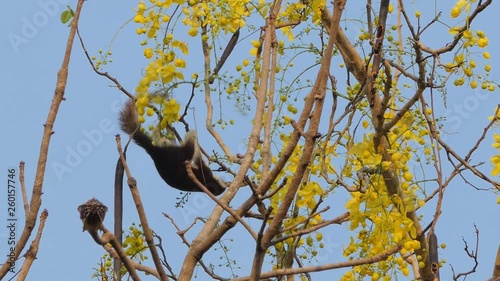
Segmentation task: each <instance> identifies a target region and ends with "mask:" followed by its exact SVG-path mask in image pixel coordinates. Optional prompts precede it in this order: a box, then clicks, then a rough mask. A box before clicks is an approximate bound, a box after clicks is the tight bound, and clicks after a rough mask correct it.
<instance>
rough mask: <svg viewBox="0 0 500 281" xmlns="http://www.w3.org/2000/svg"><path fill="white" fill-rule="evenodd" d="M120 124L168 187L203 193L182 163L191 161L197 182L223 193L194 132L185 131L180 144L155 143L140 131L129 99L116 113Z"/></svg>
mask: <svg viewBox="0 0 500 281" xmlns="http://www.w3.org/2000/svg"><path fill="white" fill-rule="evenodd" d="M120 126H121V129H122V130H123V131H124V132H125V133H127V134H129V135H132V139H133V140H134V141H135V143H137V144H138V145H139V146H141V147H142V148H144V150H146V152H147V153H148V154H149V156H151V159H153V162H154V163H155V166H156V170H157V171H158V173H159V174H160V176H161V177H162V179H163V180H164V181H165V182H166V183H167V184H168V185H170V186H171V187H173V188H176V189H179V190H182V191H191V192H203V190H201V189H200V188H199V187H198V186H197V185H196V183H195V182H194V181H192V180H191V179H190V178H189V175H188V174H187V171H186V167H185V164H184V163H185V161H192V170H193V173H194V175H195V176H196V178H197V179H198V181H200V182H201V183H202V184H204V185H205V186H206V187H207V189H208V190H209V191H210V192H211V193H212V194H214V195H219V194H221V193H222V192H224V190H225V187H224V184H223V183H222V181H221V180H219V179H218V178H216V177H215V176H214V175H213V173H212V170H210V168H209V167H208V165H207V164H206V163H205V161H203V159H201V155H200V152H199V150H198V149H197V147H196V146H197V145H198V142H197V138H196V134H195V133H194V132H192V131H190V132H188V133H186V136H185V137H184V142H183V143H182V144H181V145H173V144H170V145H164V146H155V145H153V142H152V139H151V138H150V137H149V136H148V135H147V134H146V133H144V132H143V131H142V130H141V128H140V124H139V121H138V119H137V112H136V109H135V106H134V103H133V102H132V101H129V102H127V104H126V105H125V107H124V108H123V110H122V111H121V112H120Z"/></svg>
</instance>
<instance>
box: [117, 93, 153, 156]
mask: <svg viewBox="0 0 500 281" xmlns="http://www.w3.org/2000/svg"><path fill="white" fill-rule="evenodd" d="M120 127H121V129H122V131H123V132H125V133H127V134H129V135H131V136H132V139H133V140H134V141H135V142H136V143H137V144H138V145H139V146H141V147H142V148H144V149H145V150H146V151H148V152H149V151H151V150H152V149H153V143H152V139H151V138H150V137H149V136H148V135H147V134H146V133H144V132H143V131H142V130H141V126H140V123H139V120H138V116H137V110H136V108H135V105H134V102H133V101H132V100H129V101H128V102H127V103H126V104H125V106H124V107H123V109H122V110H121V111H120Z"/></svg>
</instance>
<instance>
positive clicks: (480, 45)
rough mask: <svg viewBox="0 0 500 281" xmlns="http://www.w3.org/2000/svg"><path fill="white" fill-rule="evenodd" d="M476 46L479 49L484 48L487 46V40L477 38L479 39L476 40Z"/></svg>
mask: <svg viewBox="0 0 500 281" xmlns="http://www.w3.org/2000/svg"><path fill="white" fill-rule="evenodd" d="M477 45H478V46H479V47H481V48H484V47H486V45H488V39H487V38H486V37H484V38H479V39H478V40H477Z"/></svg>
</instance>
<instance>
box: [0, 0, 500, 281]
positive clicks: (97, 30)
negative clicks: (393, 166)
mask: <svg viewBox="0 0 500 281" xmlns="http://www.w3.org/2000/svg"><path fill="white" fill-rule="evenodd" d="M67 3H68V2H67V1H66V0H64V1H59V2H56V1H55V0H41V1H37V2H28V3H26V2H15V1H10V2H8V3H5V4H4V11H8V12H6V13H4V15H3V16H2V18H1V19H0V21H1V24H0V35H1V40H0V49H1V50H2V55H1V56H0V80H1V81H2V83H1V84H2V92H1V93H2V100H3V104H4V105H5V106H4V107H3V108H2V111H1V112H0V116H1V119H2V120H4V124H6V125H4V130H5V131H4V133H3V136H4V137H3V140H2V146H0V179H1V182H2V190H4V189H3V186H4V184H3V182H5V181H4V179H5V176H6V173H7V172H6V170H7V169H8V168H10V167H16V168H17V166H18V163H19V161H21V160H22V161H25V162H26V183H27V186H28V189H29V190H31V187H32V183H33V176H34V172H35V168H36V163H37V160H38V152H39V147H40V140H41V135H42V130H43V126H42V125H43V123H44V121H45V119H46V116H47V111H48V108H49V106H50V102H51V99H52V95H53V91H54V87H55V83H56V74H57V71H58V70H59V67H60V65H61V61H62V53H63V51H64V48H65V42H66V39H67V33H68V30H69V29H68V28H67V26H65V25H63V24H61V23H60V20H59V15H60V13H61V12H62V11H63V9H65V7H66V5H67ZM69 4H70V5H71V6H74V5H75V3H74V2H70V3H69ZM135 4H136V1H131V0H127V1H120V2H119V4H118V5H117V2H116V1H115V2H111V1H87V2H86V3H85V6H84V11H83V14H82V18H81V21H80V30H81V32H82V35H83V37H84V39H85V41H86V44H87V45H86V47H87V49H88V50H89V51H90V52H91V54H96V51H97V50H98V49H103V50H106V49H107V48H108V46H109V42H110V40H111V38H112V37H113V36H114V35H115V33H116V32H117V31H118V29H119V28H120V27H121V26H122V25H123V24H124V23H125V22H127V21H128V20H129V19H131V18H132V16H133V8H134V6H135ZM408 6H409V5H408ZM407 8H408V9H411V7H407ZM428 8H429V7H428ZM440 9H442V10H444V11H445V13H447V11H448V9H447V8H444V7H443V8H441V7H440ZM499 9H500V7H499V6H498V4H493V5H492V6H491V7H490V8H488V11H487V12H486V13H485V14H484V15H482V17H483V18H484V19H483V20H482V21H480V22H478V23H479V24H480V25H481V26H482V29H483V30H485V31H486V33H487V35H489V40H490V42H489V47H488V50H489V51H490V53H491V54H492V59H491V61H490V64H491V65H493V67H494V68H493V74H492V77H493V78H494V79H495V80H496V81H499V79H497V78H498V74H496V73H498V72H496V70H495V66H496V65H500V59H499V57H500V56H499V55H497V53H496V52H495V50H499V49H500V42H499V39H498V36H495V35H496V32H497V30H496V26H495V25H496V24H498V23H497V22H496V20H495V16H496V15H497V14H498V12H499V11H500V10H499ZM348 16H349V14H348ZM135 28H136V26H134V25H133V24H129V25H126V26H125V27H124V29H123V30H122V31H121V32H120V34H119V36H118V37H117V38H116V40H115V42H114V48H113V59H114V61H115V62H113V63H111V64H110V65H109V66H108V67H107V68H106V71H108V72H110V73H111V74H112V75H113V76H115V77H116V78H118V79H119V81H120V83H122V85H123V86H124V87H125V88H127V89H128V90H130V91H133V89H134V88H135V86H136V85H137V82H138V81H139V78H140V75H141V69H142V68H143V66H144V65H145V60H144V59H143V57H142V48H141V47H140V46H139V44H138V37H137V36H136V35H135ZM348 32H355V31H354V30H352V31H348ZM13 34H16V35H19V36H22V37H23V38H24V39H23V41H22V42H18V43H12V38H13V37H12V36H14V35H13ZM497 95H498V93H497V92H493V93H490V92H484V91H482V90H476V91H473V90H470V89H465V88H463V89H462V88H453V87H452V88H450V90H449V94H448V96H447V103H448V111H447V115H448V116H449V120H450V121H449V122H448V128H450V130H451V131H452V133H454V134H452V135H450V136H449V138H448V139H447V140H448V141H449V142H450V143H451V144H452V145H455V146H456V147H457V151H459V152H462V153H464V152H465V151H466V148H467V147H470V146H471V145H472V143H473V141H474V140H475V138H477V136H479V135H480V134H481V132H482V126H483V125H482V124H485V120H486V118H487V117H488V116H490V115H492V112H493V108H494V105H496V104H498V103H499V101H500V99H499V98H498V96H497ZM65 97H66V101H64V102H63V103H62V105H61V108H60V110H59V114H58V118H57V120H56V123H55V129H54V131H55V134H54V135H53V137H52V141H51V145H50V153H49V159H48V165H47V171H46V176H45V182H44V195H43V205H42V208H47V209H48V211H49V218H48V220H47V223H46V227H45V231H44V234H43V238H42V243H41V247H40V251H39V256H38V259H37V260H36V261H35V263H34V264H33V267H32V270H31V273H30V276H29V277H28V280H48V279H49V278H50V279H51V280H55V281H58V280H66V279H67V278H68V276H71V277H72V278H73V279H75V280H90V275H91V274H92V272H93V270H92V268H93V267H95V266H96V265H97V262H98V258H99V257H100V256H101V255H102V253H103V250H102V249H101V248H100V247H98V246H97V245H96V244H95V243H94V242H93V241H92V240H91V239H90V237H89V235H88V234H87V233H83V232H82V231H81V222H80V220H79V217H78V213H77V211H76V208H77V206H78V205H80V204H82V203H83V202H84V201H86V200H87V199H90V198H92V197H94V196H95V197H97V198H98V199H99V200H100V201H102V202H103V203H105V204H106V205H108V207H111V206H112V202H113V198H112V194H113V189H112V187H113V177H114V169H115V163H116V158H117V154H116V145H115V138H114V135H115V134H116V133H118V132H119V130H118V127H117V120H116V115H117V110H118V109H119V108H120V106H121V104H122V102H123V101H124V100H125V96H124V95H123V94H121V93H120V92H119V91H118V90H117V89H116V88H114V87H113V85H112V84H111V83H110V82H109V81H107V80H106V79H104V78H102V77H99V76H97V75H96V74H95V73H93V72H92V70H91V68H90V66H89V64H88V62H87V61H86V58H85V57H84V54H83V52H82V50H81V48H80V46H79V44H75V46H74V49H73V55H72V58H71V64H70V70H69V80H68V86H67V88H66V95H65ZM195 102H202V100H201V97H200V99H199V100H197V101H195ZM198 110H201V109H198ZM241 118H243V119H244V117H241ZM197 122H198V126H200V127H203V126H204V125H203V122H204V120H202V118H199V119H198V120H197ZM477 124H481V125H480V126H478V125H477ZM244 130H245V129H238V130H237V131H235V132H234V133H231V134H230V136H229V137H228V142H229V145H230V148H231V149H232V150H233V151H234V152H236V153H238V152H239V153H242V152H244V148H245V147H244V144H243V141H244V135H245V131H244ZM496 130H498V129H496ZM471 136H473V137H471ZM491 142H492V140H491V137H490V138H489V139H487V140H486V144H487V145H486V147H485V148H484V149H483V150H481V151H480V154H478V155H476V157H475V158H474V159H473V160H474V161H476V162H480V161H484V162H486V164H485V169H483V171H489V166H490V164H489V157H490V156H491V154H492V153H493V152H494V151H493V149H491V148H490V147H489V143H491ZM207 146H208V147H210V148H214V147H215V144H208V145H207ZM75 152H76V154H78V156H79V157H75ZM129 159H133V161H131V162H130V166H131V169H132V171H133V174H134V176H135V177H136V179H138V181H139V186H140V188H141V191H142V194H141V195H142V197H143V200H144V205H145V206H146V212H147V213H148V215H149V218H150V222H151V223H152V225H153V228H154V229H155V230H156V231H157V232H158V233H160V234H161V235H162V236H163V238H164V243H167V242H168V252H167V255H168V256H169V257H171V262H172V266H173V267H174V268H176V269H177V270H178V268H179V267H180V265H181V258H180V257H182V255H183V254H184V253H185V246H184V245H182V244H181V242H180V239H179V238H178V237H177V236H176V234H175V229H174V228H173V227H172V226H171V224H170V223H169V222H168V221H167V220H166V219H165V218H164V217H163V216H162V214H161V213H162V212H167V213H169V214H170V215H172V216H173V217H175V218H176V220H177V222H178V223H179V225H180V226H181V227H187V226H188V225H189V223H190V222H191V220H192V219H193V218H194V217H195V216H205V215H207V214H208V213H209V212H210V211H211V209H212V207H213V206H214V203H213V202H211V201H210V200H209V199H208V198H207V197H205V196H204V195H203V194H196V195H193V196H192V198H191V199H190V201H189V202H188V204H187V206H186V208H184V209H175V208H174V207H173V206H174V204H175V202H176V201H177V200H176V197H178V195H179V193H178V192H177V191H175V190H173V189H170V188H165V184H164V182H163V181H162V180H161V179H160V177H159V176H157V174H156V171H155V170H154V166H153V164H152V162H151V161H150V160H149V158H148V156H147V155H146V154H145V153H143V151H142V150H141V149H140V148H138V147H137V146H132V147H131V148H130V154H129ZM60 164H61V165H65V166H66V167H67V170H66V171H65V172H64V173H63V172H61V171H60V170H57V169H56V168H55V167H60ZM482 184H483V185H484V183H482ZM485 187H487V186H485ZM125 194H126V200H127V202H130V196H129V194H128V193H127V192H126V193H125ZM5 202H6V201H5V193H4V192H3V191H2V193H0V208H1V209H2V211H1V212H0V227H2V228H0V255H1V257H3V256H4V254H6V251H5V243H4V242H5V237H6V236H5V235H6V233H5V232H4V230H5V229H4V228H3V226H2V225H3V224H4V222H5V217H4V209H5ZM18 202H19V204H20V203H21V200H20V198H19V200H18ZM338 203H339V204H343V202H341V201H339V202H338ZM443 209H444V213H443V215H442V217H441V219H440V223H439V225H438V228H437V234H438V237H439V239H440V242H446V243H447V245H448V247H447V248H446V250H443V251H442V253H441V256H442V257H443V258H445V259H446V260H447V262H448V264H452V265H453V266H454V268H455V269H456V271H458V272H461V271H468V270H469V267H470V266H471V264H472V261H471V260H470V259H468V258H467V257H466V255H465V253H464V251H463V244H462V237H464V238H465V239H466V240H467V241H468V243H469V245H474V243H475V240H474V239H475V234H474V227H473V225H474V224H476V225H477V226H478V228H479V230H480V234H481V236H480V248H479V257H480V260H479V261H480V265H479V267H478V273H477V274H476V275H474V276H473V277H472V278H471V279H472V280H485V279H486V278H488V277H489V276H490V275H491V272H492V266H493V260H494V256H495V254H496V250H497V247H498V244H499V242H500V241H499V239H498V229H499V227H498V222H497V220H498V215H499V214H500V205H497V204H496V196H494V195H493V194H492V193H491V192H478V191H476V190H474V189H472V188H471V187H469V186H467V185H465V184H464V183H463V182H461V181H455V184H454V185H452V186H451V188H450V190H449V192H448V193H447V194H446V197H445V201H444V207H443ZM18 212H19V215H18V217H19V218H22V217H23V215H22V213H21V212H22V211H21V209H18ZM108 215H109V216H108V218H107V219H106V225H107V227H108V228H110V229H111V228H112V219H111V218H112V213H111V212H110V213H109V214H108ZM125 217H126V219H125V226H127V225H129V224H130V223H131V222H134V221H135V222H137V221H138V219H137V216H136V214H135V210H134V209H133V208H132V205H129V207H128V208H126V210H125ZM18 223H19V224H18V229H19V230H18V233H20V230H21V221H19V222H18ZM328 231H330V232H331V233H329V232H325V244H326V249H327V251H326V253H325V254H324V255H323V256H320V257H319V258H318V259H319V260H320V261H325V262H335V261H342V260H343V259H344V258H343V257H342V248H341V246H340V244H339V240H338V239H337V237H343V236H344V234H339V233H338V232H345V228H344V227H342V226H340V227H333V228H329V229H328ZM193 233H195V232H193ZM229 236H230V237H232V238H235V237H237V238H248V239H250V236H249V235H248V234H246V233H245V232H244V231H241V229H240V228H236V229H235V230H234V231H232V232H230V234H229ZM193 237H194V236H191V237H190V238H193ZM226 243H228V244H227V245H228V246H229V247H231V246H232V245H237V244H232V243H231V242H229V241H226ZM237 252H238V253H237V254H236V257H238V259H239V262H238V264H239V265H241V266H242V267H243V269H242V270H241V271H239V274H240V275H245V274H246V273H248V271H249V269H250V268H249V264H250V262H251V256H252V255H253V246H252V247H248V248H238V249H237ZM213 257H218V255H217V253H215V255H214V256H213ZM2 259H3V258H2ZM217 262H218V261H215V263H217ZM448 264H447V265H446V266H445V267H444V268H443V269H442V270H441V277H442V280H451V277H450V276H451V275H450V274H451V272H450V270H449V265H448ZM18 266H20V264H18ZM337 274H340V273H337V272H333V273H332V272H331V273H328V274H326V275H325V274H323V275H321V274H318V275H317V276H318V277H319V278H318V279H317V280H319V279H321V278H324V279H323V280H327V279H326V278H329V279H328V280H332V279H331V278H332V276H339V275H337ZM333 279H336V277H333Z"/></svg>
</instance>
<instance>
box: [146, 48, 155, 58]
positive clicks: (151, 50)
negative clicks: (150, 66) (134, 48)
mask: <svg viewBox="0 0 500 281" xmlns="http://www.w3.org/2000/svg"><path fill="white" fill-rule="evenodd" d="M144 56H145V57H146V58H147V59H150V58H151V57H153V49H151V48H146V49H144Z"/></svg>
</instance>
